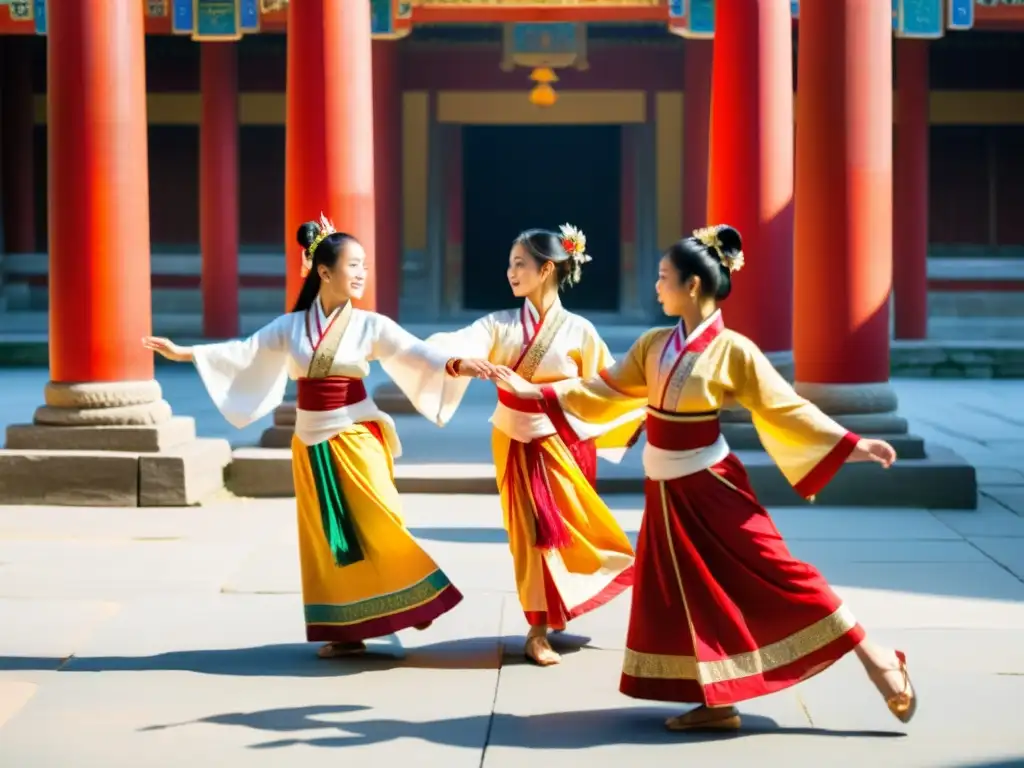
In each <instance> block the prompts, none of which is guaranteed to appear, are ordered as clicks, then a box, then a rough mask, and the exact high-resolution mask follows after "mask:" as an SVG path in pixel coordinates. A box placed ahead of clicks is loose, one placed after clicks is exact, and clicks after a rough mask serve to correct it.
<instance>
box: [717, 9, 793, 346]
mask: <svg viewBox="0 0 1024 768" xmlns="http://www.w3.org/2000/svg"><path fill="white" fill-rule="evenodd" d="M715 13H716V16H715V42H714V45H715V52H714V62H713V65H712V79H711V83H712V89H713V90H712V97H711V129H710V130H711V137H710V161H709V168H710V171H709V181H708V214H707V219H708V223H710V224H722V223H725V224H731V225H733V226H734V227H736V228H737V229H738V230H739V231H740V234H741V235H742V236H743V249H744V251H745V253H746V266H745V267H744V268H743V271H742V272H741V273H740V274H738V275H737V277H736V281H735V282H734V284H733V293H732V296H731V297H730V298H729V303H728V307H727V309H726V322H727V323H728V324H729V326H730V327H731V328H733V329H734V330H737V331H739V332H740V333H743V334H745V335H747V336H749V337H750V338H752V339H753V340H754V341H756V342H757V343H758V344H759V345H760V346H761V348H762V349H764V350H765V351H776V350H786V349H789V348H790V344H791V339H792V296H793V264H792V254H793V40H792V23H793V21H792V15H791V10H790V3H789V0H720V2H719V3H718V4H717V6H716V11H715ZM802 14H803V9H802V8H801V15H802ZM801 23H802V22H801Z"/></svg>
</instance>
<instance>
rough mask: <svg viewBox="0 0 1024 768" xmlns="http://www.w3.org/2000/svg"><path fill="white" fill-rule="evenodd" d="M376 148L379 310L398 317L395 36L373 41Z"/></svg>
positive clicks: (398, 119) (399, 107)
mask: <svg viewBox="0 0 1024 768" xmlns="http://www.w3.org/2000/svg"><path fill="white" fill-rule="evenodd" d="M373 154H374V157H373V170H374V178H373V185H374V190H375V202H374V206H375V216H376V220H377V226H376V240H377V250H376V254H375V258H374V268H373V271H374V273H375V274H376V276H377V311H378V312H380V313H382V314H385V315H387V316H388V317H390V318H392V319H397V318H398V297H399V295H400V293H401V289H402V89H401V84H400V72H399V60H398V43H396V42H394V41H391V40H374V41H373ZM460 237H461V234H460Z"/></svg>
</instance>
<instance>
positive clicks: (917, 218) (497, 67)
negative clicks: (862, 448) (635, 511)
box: [0, 0, 1024, 477]
mask: <svg viewBox="0 0 1024 768" xmlns="http://www.w3.org/2000/svg"><path fill="white" fill-rule="evenodd" d="M1019 30H1024V6H1020V5H1019V4H1017V3H1011V2H1000V1H998V0H977V1H976V2H974V1H973V0H916V1H915V2H911V0H891V2H890V0H873V1H872V2H857V3H854V2H852V0H802V1H801V2H796V1H795V0H794V1H793V2H790V0H717V2H715V0H564V1H562V0H381V1H379V2H378V0H373V1H372V2H371V1H370V0H363V1H358V0H291V2H282V1H280V0H103V2H102V3H98V2H97V3H71V2H68V3H66V4H65V3H63V2H54V1H53V0H50V2H46V0H35V1H34V2H29V1H28V0H22V1H20V2H19V1H18V0H4V1H3V2H0V35H2V37H0V47H2V52H3V74H2V94H3V95H2V131H0V147H2V152H0V165H2V188H0V193H2V217H3V235H4V252H5V254H4V259H3V262H2V264H0V295H2V296H3V297H4V298H3V300H2V301H0V323H3V324H5V325H7V326H8V327H11V328H14V327H17V328H19V329H23V330H31V329H33V328H35V326H34V325H33V323H35V324H36V325H39V326H40V327H39V328H36V330H38V331H40V332H45V331H46V330H47V328H48V332H49V354H50V368H51V378H52V380H53V381H52V382H51V384H50V385H49V388H48V391H47V393H46V397H45V399H46V401H47V405H46V406H44V407H43V408H42V409H40V410H41V412H42V414H41V415H40V413H39V412H37V414H36V418H35V422H36V425H35V427H33V428H34V429H36V432H33V433H32V434H37V433H38V429H39V428H40V426H39V425H50V426H52V427H66V426H69V425H82V424H92V423H96V424H102V423H105V422H104V421H103V419H102V418H100V417H97V419H98V420H93V421H89V420H88V418H87V419H86V420H85V421H82V418H85V417H81V416H72V415H69V411H71V410H74V409H75V408H84V407H85V406H83V405H82V402H84V400H82V398H83V397H84V396H82V397H79V395H78V394H76V393H77V392H79V390H80V389H81V386H80V383H87V384H89V386H91V387H93V389H97V388H99V389H102V385H101V384H100V383H101V382H111V383H112V384H110V387H112V388H113V390H117V386H115V385H114V384H113V382H136V383H137V382H140V381H147V380H150V379H152V376H153V364H152V360H151V359H150V355H149V353H147V352H144V351H143V350H142V349H140V348H138V342H137V340H138V338H139V337H140V336H142V335H144V334H146V333H148V332H149V331H150V329H151V327H155V328H156V330H157V331H161V332H167V333H171V332H173V333H177V334H179V335H186V336H192V337H196V336H201V335H202V336H207V337H220V338H223V337H229V336H234V335H237V334H239V333H241V332H249V331H251V330H253V329H254V327H258V325H259V324H262V322H265V321H266V320H267V319H269V318H270V317H272V316H273V315H274V314H275V313H277V312H279V311H280V309H281V308H282V307H284V306H285V301H286V297H287V296H292V295H294V292H295V290H296V288H297V285H298V280H299V268H300V258H299V254H298V253H297V249H296V247H295V246H294V244H293V243H294V241H293V237H294V232H295V230H296V228H297V226H298V225H299V224H300V223H301V222H302V221H305V220H307V219H310V218H315V217H316V216H317V215H318V214H319V213H320V212H321V211H323V212H324V213H326V214H327V215H328V216H329V217H330V218H332V219H333V220H334V222H335V224H336V225H337V226H338V227H339V229H342V230H346V231H349V232H351V233H352V234H355V235H356V236H357V237H359V239H360V240H361V241H362V242H364V243H365V244H366V246H367V249H368V252H369V253H370V254H371V256H372V258H373V263H374V269H373V279H372V285H371V288H370V290H369V291H368V298H367V300H366V303H367V305H368V306H371V307H375V308H376V309H377V310H378V311H381V312H385V313H387V314H390V315H392V316H396V317H399V318H400V319H401V320H402V321H403V322H419V323H431V322H460V321H462V320H464V319H466V318H471V317H475V316H477V315H479V314H480V313H481V312H482V311H484V310H491V309H495V308H499V307H504V306H507V304H508V301H509V299H508V291H507V285H505V283H504V278H503V270H502V265H503V264H504V261H505V258H506V254H507V250H508V247H509V243H510V242H511V241H512V239H513V237H514V236H515V235H516V234H517V233H518V232H519V231H520V230H521V229H523V228H526V227H533V226H548V227H555V226H557V225H558V224H560V223H562V222H563V221H570V222H572V223H573V224H575V225H577V226H579V227H580V228H582V229H583V230H584V231H585V232H586V233H587V236H588V240H589V242H590V244H591V249H592V251H593V252H594V254H595V260H594V262H593V264H592V265H591V269H590V270H589V271H588V273H587V278H586V279H585V280H584V281H583V283H582V284H581V285H580V286H579V288H578V289H576V290H574V291H573V292H572V294H571V295H570V296H569V297H568V298H567V304H568V305H569V306H570V307H571V308H573V309H575V310H578V311H581V312H584V313H586V314H587V315H588V316H589V317H592V318H594V319H595V321H598V322H600V321H603V322H615V323H629V324H644V323H650V322H651V321H653V320H654V319H655V318H657V317H658V312H657V307H656V305H655V303H654V297H653V295H652V291H651V290H650V283H651V281H652V279H653V276H654V274H655V271H656V264H657V260H658V258H659V254H660V251H661V249H662V248H664V247H665V246H666V245H667V244H669V243H671V242H672V241H674V240H675V239H677V238H679V237H680V236H681V235H683V234H686V233H689V231H690V230H692V229H693V228H695V227H697V226H701V225H703V224H705V223H707V222H728V223H731V224H733V225H735V226H736V227H737V228H738V229H739V230H740V231H741V232H742V234H743V237H744V243H745V250H746V252H747V267H746V269H745V271H744V275H743V279H742V280H738V281H737V284H736V289H735V291H734V295H733V297H732V298H731V299H730V302H729V323H730V325H731V326H732V327H734V328H736V329H737V330H740V331H741V332H743V333H746V334H747V335H749V336H751V337H752V338H754V339H755V340H756V341H757V342H758V343H759V344H760V345H761V346H762V347H763V348H764V349H765V350H766V351H769V352H780V351H788V350H792V351H793V354H794V357H795V376H796V380H797V382H798V383H800V384H801V385H802V386H803V387H804V390H805V391H806V392H808V393H809V394H813V395H814V396H815V398H816V399H818V400H819V402H821V403H822V404H824V405H829V406H831V407H833V408H837V409H839V410H838V411H837V412H846V413H848V412H851V408H852V412H853V413H863V412H865V409H866V412H869V413H873V414H876V415H877V414H891V413H893V412H894V410H895V407H896V403H895V397H894V396H893V395H892V394H891V390H890V388H889V385H888V384H887V381H888V377H889V340H890V336H891V334H892V331H893V326H894V329H895V335H896V337H897V338H911V339H912V338H923V337H924V336H925V335H926V332H927V327H928V297H929V294H930V293H931V294H932V295H934V294H935V292H936V291H940V292H943V291H944V292H956V291H959V290H964V289H973V290H997V291H1002V290H1004V289H1006V287H1007V284H1005V283H1004V284H1001V285H996V286H995V287H993V285H992V283H993V281H992V280H988V279H986V278H984V277H979V275H981V274H982V273H981V272H977V273H976V272H975V271H973V270H972V269H971V268H970V262H969V261H968V259H971V258H977V259H980V260H983V261H986V263H987V262H988V261H990V260H991V259H993V258H999V257H1001V256H1005V255H1010V256H1012V255H1014V254H1016V253H1017V252H1018V251H1020V250H1021V249H1022V248H1024V217H1021V216H1020V215H1019V214H1018V213H1017V210H1016V209H1017V207H1018V206H1017V201H1018V200H1019V199H1020V198H1021V196H1022V193H1024V67H1021V66H1017V65H1015V63H1014V62H1020V61H1024V35H1022V34H1020V32H1019ZM47 254H49V256H48V258H47ZM949 256H955V257H960V261H961V262H962V263H966V264H967V265H968V267H967V271H966V273H965V275H964V276H962V279H961V277H956V276H954V277H952V278H950V277H948V276H947V277H946V278H935V277H934V276H933V277H930V276H929V272H930V268H929V262H930V260H934V259H941V258H943V257H949ZM979 263H980V262H979ZM995 282H996V283H998V282H999V280H996V281H995ZM1010 288H1015V289H1016V290H1024V284H1022V285H1010ZM893 293H894V294H895V301H894V302H891V301H890V298H891V295H892V294H893ZM891 307H892V308H893V310H892V311H894V313H895V320H893V318H892V315H891V314H890V312H891ZM189 313H191V314H192V316H193V317H194V318H195V319H196V323H195V325H194V326H191V325H189V324H188V321H187V320H186V321H185V322H184V324H182V323H181V322H180V316H181V315H183V314H185V315H188V314H189ZM19 318H21V319H19ZM33 318H35V319H33ZM175 318H177V319H175ZM176 322H177V323H178V324H177V325H176V324H175V323H176ZM189 331H191V332H189ZM837 349H843V350H844V354H842V355H839V354H837V353H836V350H837ZM118 386H119V385H118ZM76 387H78V388H77V389H76ZM133 387H134V388H133ZM851 387H852V388H854V389H855V390H856V391H857V392H859V393H860V394H858V395H857V396H856V397H854V400H855V401H856V402H855V403H854V405H850V402H847V400H844V398H846V397H847V396H846V395H845V394H836V393H837V392H839V393H843V392H848V391H852V390H850V389H849V388H851ZM113 390H112V391H113ZM123 390H124V391H121V390H118V392H120V394H111V395H110V397H109V401H105V402H106V405H107V406H109V408H110V409H112V410H116V409H125V408H127V409H129V410H131V409H134V411H132V412H131V414H128V415H125V416H124V418H125V419H127V421H124V420H122V421H121V422H116V420H115V422H110V423H122V424H129V425H144V424H150V423H163V422H162V421H161V419H164V416H166V418H167V419H171V420H172V421H173V418H172V417H170V414H169V408H167V409H165V408H163V406H165V405H166V403H163V401H162V400H160V397H159V392H158V390H157V391H156V395H155V396H152V397H151V395H152V392H151V391H150V390H146V391H145V392H143V391H142V390H140V389H139V388H138V387H137V386H135V385H134V384H133V385H131V386H127V385H126V388H123ZM90 391H91V390H90ZM865 393H867V394H865ZM90 397H92V400H90V402H96V398H95V397H94V396H92V395H90ZM76 398H78V399H76ZM836 398H838V400H841V401H843V403H845V404H843V403H839V402H838V400H836ZM80 401H81V402H80ZM160 403H163V405H160ZM47 409H48V410H47ZM93 410H95V409H93ZM66 411H67V412H66ZM164 411H166V413H164ZM126 413H127V412H126ZM132 414H134V415H132ZM161 414H162V415H161ZM93 415H95V414H93ZM89 418H92V417H91V416H90V417H89ZM894 418H895V417H894ZM48 419H49V421H48ZM133 419H134V420H133ZM147 419H149V421H147ZM164 420H166V419H164ZM871 423H872V424H874V425H875V428H874V429H873V430H872V431H873V432H874V433H884V434H888V433H889V432H888V431H887V430H889V429H890V427H892V424H888V423H887V426H878V425H879V424H881V423H882V422H879V421H878V420H877V419H876V420H875V421H873V422H871ZM903 426H904V431H905V423H904V425H903ZM29 431H31V430H29ZM44 432H45V430H44ZM25 434H29V432H26V433H25ZM45 434H47V435H51V434H57V433H55V432H45ZM35 439H36V438H34V437H33V438H31V439H30V438H28V437H26V438H24V440H25V441H27V442H23V443H19V442H18V440H15V441H13V442H12V441H11V439H10V434H9V435H8V444H7V448H8V449H12V448H18V447H19V446H20V447H21V448H25V449H28V448H32V447H35V448H46V449H50V448H57V447H61V448H68V449H72V448H73V449H75V450H78V449H84V448H83V445H81V444H78V443H76V444H75V445H65V444H62V445H61V446H56V445H55V444H51V443H52V441H51V442H47V441H48V440H49V438H45V439H43V438H40V439H39V440H41V442H39V441H37V442H32V441H33V440H35ZM77 439H78V438H74V440H72V442H74V441H75V440H77ZM58 442H59V441H58ZM86 442H88V441H86ZM44 444H45V445H44ZM217 450H221V449H219V448H218V449H217ZM921 458H922V460H924V459H923V454H922V457H921ZM0 464H2V462H0ZM2 471H3V470H2V468H0V473H2ZM972 477H973V475H972Z"/></svg>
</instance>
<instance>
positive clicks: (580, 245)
mask: <svg viewBox="0 0 1024 768" xmlns="http://www.w3.org/2000/svg"><path fill="white" fill-rule="evenodd" d="M558 229H559V231H560V232H561V234H562V247H563V248H564V249H565V252H566V253H567V254H569V258H570V259H572V260H573V261H575V262H577V263H579V264H586V263H587V262H588V261H590V260H591V258H590V254H588V253H587V236H586V235H584V234H583V233H582V232H581V231H580V230H578V229H577V228H576V227H574V226H573V225H572V224H568V223H566V224H563V225H562V226H560V227H559V228H558Z"/></svg>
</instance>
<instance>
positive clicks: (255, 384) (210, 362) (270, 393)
mask: <svg viewBox="0 0 1024 768" xmlns="http://www.w3.org/2000/svg"><path fill="white" fill-rule="evenodd" d="M291 323H292V317H291V316H290V315H282V316H281V317H279V318H277V319H276V320H274V321H273V322H271V323H269V324H268V325H265V326H263V327H262V328H260V329H259V330H258V331H256V333H254V334H253V335H252V336H250V337H249V338H247V339H236V340H234V341H223V342H219V343H217V344H198V345H196V346H194V347H192V362H193V364H194V365H195V367H196V370H197V371H198V372H199V378H200V379H202V382H203V385H204V386H205V387H206V391H207V392H208V393H209V395H210V398H211V399H212V400H213V403H214V405H216V406H217V410H218V411H220V412H221V414H222V415H223V416H224V418H225V419H227V420H228V422H229V423H230V424H231V425H232V426H235V427H238V428H239V429H241V428H242V427H246V426H248V425H249V424H252V423H253V422H255V421H259V420H260V419H262V418H263V417H264V416H266V415H267V414H269V413H270V412H271V411H273V410H274V409H275V408H276V407H277V406H279V405H280V404H281V401H282V400H284V391H285V386H286V385H287V384H288V337H289V335H290V333H289V332H290V330H291Z"/></svg>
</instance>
